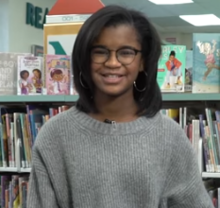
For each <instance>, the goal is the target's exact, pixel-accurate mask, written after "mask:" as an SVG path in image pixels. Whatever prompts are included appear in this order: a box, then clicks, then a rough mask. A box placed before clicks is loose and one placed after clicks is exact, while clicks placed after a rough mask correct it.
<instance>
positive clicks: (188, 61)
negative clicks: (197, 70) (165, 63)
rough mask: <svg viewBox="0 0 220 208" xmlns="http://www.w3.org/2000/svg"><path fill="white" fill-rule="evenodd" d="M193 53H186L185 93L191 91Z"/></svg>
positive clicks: (188, 51)
mask: <svg viewBox="0 0 220 208" xmlns="http://www.w3.org/2000/svg"><path fill="white" fill-rule="evenodd" d="M192 66H193V51H190V50H187V51H186V69H185V92H191V91H192V75H193V74H192V73H193V67H192Z"/></svg>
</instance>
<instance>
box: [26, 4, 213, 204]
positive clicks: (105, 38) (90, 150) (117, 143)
mask: <svg viewBox="0 0 220 208" xmlns="http://www.w3.org/2000/svg"><path fill="white" fill-rule="evenodd" d="M160 54H161V42H160V39H159V36H158V34H157V32H156V30H155V28H154V27H153V26H152V25H151V23H150V22H149V20H148V19H146V17H145V16H144V15H142V14H141V13H139V12H137V11H133V10H128V9H125V8H122V7H119V6H107V7H105V8H103V9H101V10H99V11H98V12H96V13H95V14H93V15H92V16H91V17H90V18H89V19H88V20H87V21H86V22H85V23H84V25H83V26H82V28H81V30H80V32H79V34H78V36H77V39H76V42H75V45H74V49H73V53H72V63H73V74H74V83H75V86H76V90H77V91H78V93H79V100H78V101H77V103H76V106H75V107H72V108H71V109H70V110H68V111H66V112H64V113H61V114H59V115H57V116H55V117H53V118H52V119H50V120H49V121H48V122H47V123H46V124H45V125H44V126H43V128H42V129H41V131H40V132H39V134H38V137H37V139H36V143H35V145H34V149H33V157H32V159H33V161H32V172H31V177H30V188H29V194H28V202H27V207H28V208H38V207H41V208H141V207H143V208H158V207H160V208H171V207H172V208H212V207H213V206H212V202H211V200H210V198H209V195H208V194H207V192H206V190H205V188H204V186H203V183H202V180H201V175H200V173H199V170H198V164H197V159H196V155H195V154H194V151H193V149H192V145H191V144H190V142H189V139H188V138H187V137H186V135H185V133H184V131H183V130H182V129H181V128H180V126H179V125H178V124H177V123H175V122H174V121H173V120H171V119H169V118H167V117H165V116H163V115H162V114H161V113H160V109H161V103H162V100H161V93H160V90H159V87H158V84H157V80H156V78H157V63H158V60H159V57H160Z"/></svg>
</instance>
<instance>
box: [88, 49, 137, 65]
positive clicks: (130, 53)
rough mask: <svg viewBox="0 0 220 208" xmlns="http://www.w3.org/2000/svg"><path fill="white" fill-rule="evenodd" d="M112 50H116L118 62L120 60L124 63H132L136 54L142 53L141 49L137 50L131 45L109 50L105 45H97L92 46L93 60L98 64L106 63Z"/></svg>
mask: <svg viewBox="0 0 220 208" xmlns="http://www.w3.org/2000/svg"><path fill="white" fill-rule="evenodd" d="M111 51H115V52H116V58H117V60H118V62H120V63H121V64H123V65H128V64H131V63H132V62H133V61H134V59H135V56H136V55H137V54H138V53H141V51H140V50H136V49H134V48H130V47H124V48H120V49H118V50H109V49H107V48H105V47H101V46H95V47H93V48H92V51H91V58H92V61H93V62H94V63H96V64H103V63H105V62H106V61H107V60H108V59H109V57H110V53H111Z"/></svg>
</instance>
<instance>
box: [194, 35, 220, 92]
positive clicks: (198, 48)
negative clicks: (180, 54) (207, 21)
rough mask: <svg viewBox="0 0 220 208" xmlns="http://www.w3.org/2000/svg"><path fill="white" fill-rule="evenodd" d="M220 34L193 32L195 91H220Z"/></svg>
mask: <svg viewBox="0 0 220 208" xmlns="http://www.w3.org/2000/svg"><path fill="white" fill-rule="evenodd" d="M219 55H220V34H216V33H207V34H206V33H194V34H193V89H192V92H193V93H219V92H220V59H219Z"/></svg>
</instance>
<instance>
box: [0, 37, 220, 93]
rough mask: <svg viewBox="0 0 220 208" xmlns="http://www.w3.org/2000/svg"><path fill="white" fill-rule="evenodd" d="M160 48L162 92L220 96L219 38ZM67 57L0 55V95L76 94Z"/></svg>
mask: <svg viewBox="0 0 220 208" xmlns="http://www.w3.org/2000/svg"><path fill="white" fill-rule="evenodd" d="M161 47H162V54H161V57H160V59H159V63H158V76H157V81H158V84H159V86H160V88H161V91H162V92H189V91H192V92H193V93H219V92H220V34H213V33H212V34H210V33H209V34H203V33H196V34H193V50H186V46H184V45H162V46H161ZM70 55H71V54H68V55H50V54H47V55H44V56H43V57H35V56H33V54H27V53H26V54H25V53H23V54H21V53H20V54H19V53H0V95H8V94H17V95H21V94H23V95H36V94H43V95H56V94H64V95H70V94H71V95H72V94H77V92H76V90H75V89H74V83H73V76H74V75H73V74H72V70H71V68H72V67H71V58H70ZM143 76H144V75H143Z"/></svg>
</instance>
